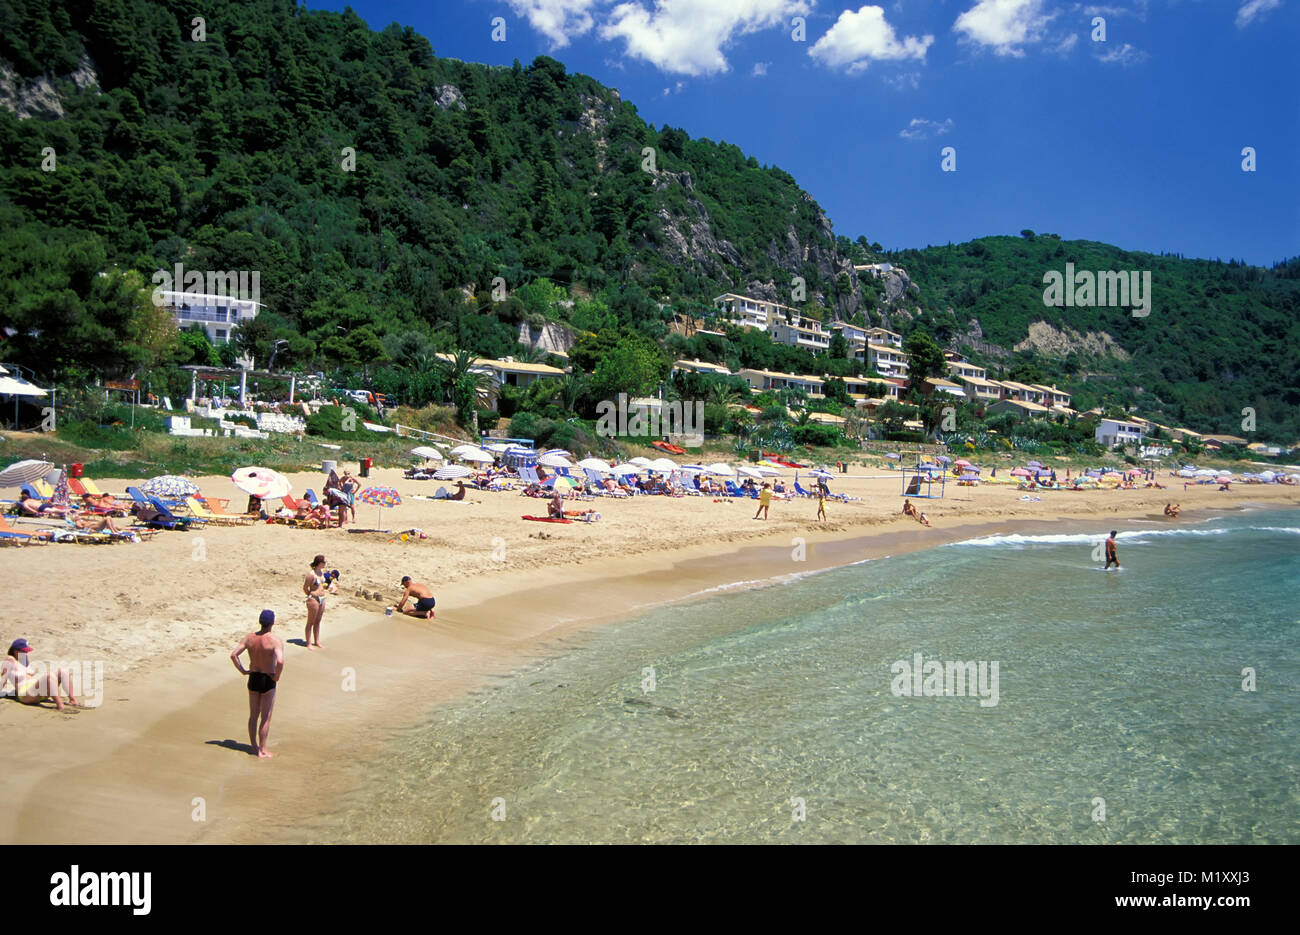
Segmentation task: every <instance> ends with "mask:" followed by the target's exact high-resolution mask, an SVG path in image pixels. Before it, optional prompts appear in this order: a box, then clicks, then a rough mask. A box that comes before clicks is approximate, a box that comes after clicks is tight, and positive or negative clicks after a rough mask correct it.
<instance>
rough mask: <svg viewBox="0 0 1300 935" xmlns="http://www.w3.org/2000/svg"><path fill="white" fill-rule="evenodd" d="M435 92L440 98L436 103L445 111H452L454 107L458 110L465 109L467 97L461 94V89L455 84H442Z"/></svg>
mask: <svg viewBox="0 0 1300 935" xmlns="http://www.w3.org/2000/svg"><path fill="white" fill-rule="evenodd" d="M434 90H435V91H437V92H438V97H437V98H436V99H435V100H434V103H435V104H437V105H438V106H439V107H441V108H442V109H443V110H450V109H451V108H453V107H455V108H456V109H457V110H464V109H465V96H464V95H463V94H461V93H460V88H458V87H456V86H455V85H454V84H440V85H438V86H437V87H436V88H434Z"/></svg>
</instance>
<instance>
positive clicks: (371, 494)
mask: <svg viewBox="0 0 1300 935" xmlns="http://www.w3.org/2000/svg"><path fill="white" fill-rule="evenodd" d="M357 499H358V500H360V501H361V502H362V503H369V504H370V505H371V506H377V507H379V520H380V525H381V526H382V525H383V519H384V507H395V506H397V505H398V504H399V503H401V502H402V495H401V494H399V493H398V492H397V491H396V490H394V489H393V488H392V487H367V488H366V489H365V490H363V491H361V493H359V494H357Z"/></svg>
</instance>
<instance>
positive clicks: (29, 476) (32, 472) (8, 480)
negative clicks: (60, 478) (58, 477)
mask: <svg viewBox="0 0 1300 935" xmlns="http://www.w3.org/2000/svg"><path fill="white" fill-rule="evenodd" d="M53 469H54V465H53V464H51V463H50V462H48V461H30V460H29V461H15V462H14V463H13V464H11V465H9V466H8V467H7V468H5V469H4V470H3V471H0V487H21V486H22V485H23V484H31V483H34V482H35V481H38V480H40V479H41V478H43V477H44V476H45V475H46V474H48V473H50V471H52V470H53Z"/></svg>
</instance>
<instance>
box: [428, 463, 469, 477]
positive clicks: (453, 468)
mask: <svg viewBox="0 0 1300 935" xmlns="http://www.w3.org/2000/svg"><path fill="white" fill-rule="evenodd" d="M473 473H474V472H473V471H471V470H470V469H469V468H467V467H465V466H464V465H460V464H444V465H443V466H442V467H440V468H438V470H436V471H434V472H433V479H434V480H456V479H457V478H459V477H469V476H470V475H471V474H473Z"/></svg>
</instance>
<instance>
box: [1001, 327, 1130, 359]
mask: <svg viewBox="0 0 1300 935" xmlns="http://www.w3.org/2000/svg"><path fill="white" fill-rule="evenodd" d="M1015 350H1017V351H1023V350H1035V351H1038V352H1039V353H1040V354H1044V355H1046V356H1048V357H1064V356H1066V355H1067V354H1069V353H1070V351H1079V352H1081V353H1085V354H1094V355H1096V356H1098V357H1114V358H1115V359H1116V360H1128V359H1129V357H1130V354H1129V353H1128V351H1126V350H1124V348H1122V347H1121V346H1120V345H1119V344H1118V343H1116V341H1115V339H1114V338H1112V337H1111V336H1110V334H1109V333H1108V332H1105V331H1089V332H1088V333H1087V334H1080V333H1079V332H1077V331H1075V330H1074V329H1073V328H1065V329H1060V328H1057V327H1055V326H1054V325H1049V324H1048V323H1047V322H1045V321H1035V322H1032V323H1030V325H1029V336H1028V337H1026V338H1025V339H1024V340H1023V341H1021V342H1020V343H1019V344H1017V345H1016V346H1015Z"/></svg>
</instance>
